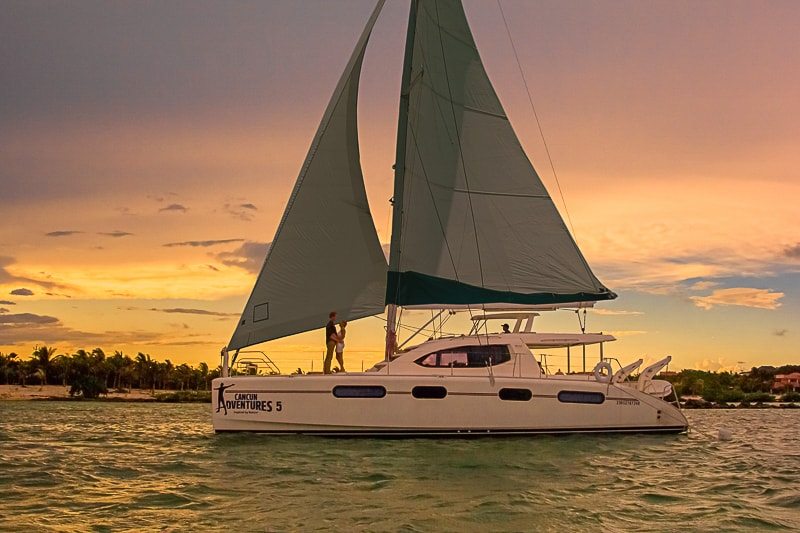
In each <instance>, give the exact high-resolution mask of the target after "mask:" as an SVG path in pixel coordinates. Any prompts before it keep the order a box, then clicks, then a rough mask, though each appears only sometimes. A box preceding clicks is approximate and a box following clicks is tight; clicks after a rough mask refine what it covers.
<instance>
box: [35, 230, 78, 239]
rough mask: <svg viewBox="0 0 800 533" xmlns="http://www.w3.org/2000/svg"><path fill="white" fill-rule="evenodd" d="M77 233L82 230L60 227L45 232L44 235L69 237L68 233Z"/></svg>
mask: <svg viewBox="0 0 800 533" xmlns="http://www.w3.org/2000/svg"><path fill="white" fill-rule="evenodd" d="M78 233H83V232H82V231H77V230H71V229H61V230H57V231H51V232H49V233H45V234H44V235H45V237H69V236H70V235H77V234H78Z"/></svg>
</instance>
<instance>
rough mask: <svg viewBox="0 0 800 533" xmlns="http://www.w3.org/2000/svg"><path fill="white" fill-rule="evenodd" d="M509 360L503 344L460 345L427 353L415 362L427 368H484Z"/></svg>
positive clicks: (508, 354)
mask: <svg viewBox="0 0 800 533" xmlns="http://www.w3.org/2000/svg"><path fill="white" fill-rule="evenodd" d="M508 361H511V354H510V353H509V351H508V346H506V345H505V344H490V345H483V346H480V345H478V346H460V347H458V348H448V349H446V350H439V351H438V352H433V353H429V354H427V355H424V356H422V357H421V358H419V359H417V360H416V361H415V362H416V363H417V364H418V365H420V366H424V367H428V368H485V367H487V366H489V364H491V365H492V366H496V365H500V364H503V363H506V362H508Z"/></svg>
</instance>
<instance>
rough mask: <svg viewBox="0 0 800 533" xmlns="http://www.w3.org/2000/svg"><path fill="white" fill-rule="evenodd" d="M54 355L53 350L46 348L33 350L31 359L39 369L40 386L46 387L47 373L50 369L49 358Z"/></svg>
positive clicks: (54, 350)
mask: <svg viewBox="0 0 800 533" xmlns="http://www.w3.org/2000/svg"><path fill="white" fill-rule="evenodd" d="M54 353H56V349H55V348H48V347H47V346H42V347H39V346H37V347H36V348H34V350H33V359H34V360H35V361H36V364H37V365H39V368H40V369H41V370H42V376H41V378H42V384H43V385H47V371H48V370H49V369H50V357H52V356H53V354H54Z"/></svg>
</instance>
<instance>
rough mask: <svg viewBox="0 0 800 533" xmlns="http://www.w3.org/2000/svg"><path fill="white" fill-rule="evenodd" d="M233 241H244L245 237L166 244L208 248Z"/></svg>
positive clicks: (170, 246) (169, 244)
mask: <svg viewBox="0 0 800 533" xmlns="http://www.w3.org/2000/svg"><path fill="white" fill-rule="evenodd" d="M231 242H244V239H216V240H208V241H183V242H168V243H167V244H164V246H166V247H167V248H172V247H175V246H191V247H194V248H208V247H209V246H216V245H218V244H228V243H231Z"/></svg>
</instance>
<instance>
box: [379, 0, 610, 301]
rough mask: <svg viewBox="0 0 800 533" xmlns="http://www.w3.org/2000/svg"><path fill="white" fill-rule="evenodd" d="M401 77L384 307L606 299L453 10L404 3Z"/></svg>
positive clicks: (432, 0)
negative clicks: (408, 12)
mask: <svg viewBox="0 0 800 533" xmlns="http://www.w3.org/2000/svg"><path fill="white" fill-rule="evenodd" d="M412 28H413V31H412ZM404 68H406V69H407V70H404V72H403V82H404V85H403V87H402V89H401V95H402V101H401V115H400V124H399V127H398V158H397V163H396V183H395V203H394V211H395V212H394V217H393V225H392V243H391V245H392V248H391V252H390V257H391V260H390V263H389V275H388V283H387V291H386V302H387V304H390V305H427V304H440V305H442V306H446V305H448V304H452V305H463V304H473V303H474V304H484V303H490V302H495V303H503V302H505V303H514V304H549V303H564V302H573V301H580V300H585V301H591V300H604V299H611V298H614V297H615V295H614V293H612V292H611V291H609V290H608V289H607V288H605V287H604V286H603V285H602V284H601V283H600V281H599V280H598V279H597V278H596V277H595V276H594V274H593V273H592V272H591V269H590V268H589V266H588V264H587V263H586V261H585V259H584V257H583V255H582V254H581V252H580V250H579V249H578V247H577V245H576V244H575V242H574V240H573V239H572V236H571V235H570V233H569V231H568V229H567V227H566V225H565V224H564V221H563V220H562V218H561V216H560V215H559V213H558V210H557V209H556V207H555V204H554V203H553V201H552V199H551V197H550V195H549V194H548V192H547V190H546V189H545V187H544V185H543V184H542V181H541V179H540V178H539V176H538V175H537V173H536V171H535V169H534V168H533V166H532V165H531V163H530V161H529V160H528V157H527V156H526V154H525V152H524V150H523V148H522V146H521V144H520V142H519V140H518V139H517V137H516V134H515V133H514V130H513V129H512V127H511V123H510V121H509V120H508V117H507V115H506V113H505V110H504V109H503V106H502V104H501V103H500V100H499V98H498V97H497V94H496V92H495V90H494V87H493V86H492V84H491V82H490V80H489V77H488V75H487V73H486V71H485V69H484V67H483V63H482V61H481V59H480V55H479V53H478V50H477V47H476V45H475V41H474V39H473V37H472V33H471V31H470V29H469V25H468V22H467V19H466V16H465V14H464V10H463V7H462V5H461V2H460V1H459V0H412V6H411V20H410V21H409V33H408V40H407V43H406V66H405V67H404ZM404 106H405V107H404ZM401 146H402V148H403V149H402V150H400V149H399V147H401Z"/></svg>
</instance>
